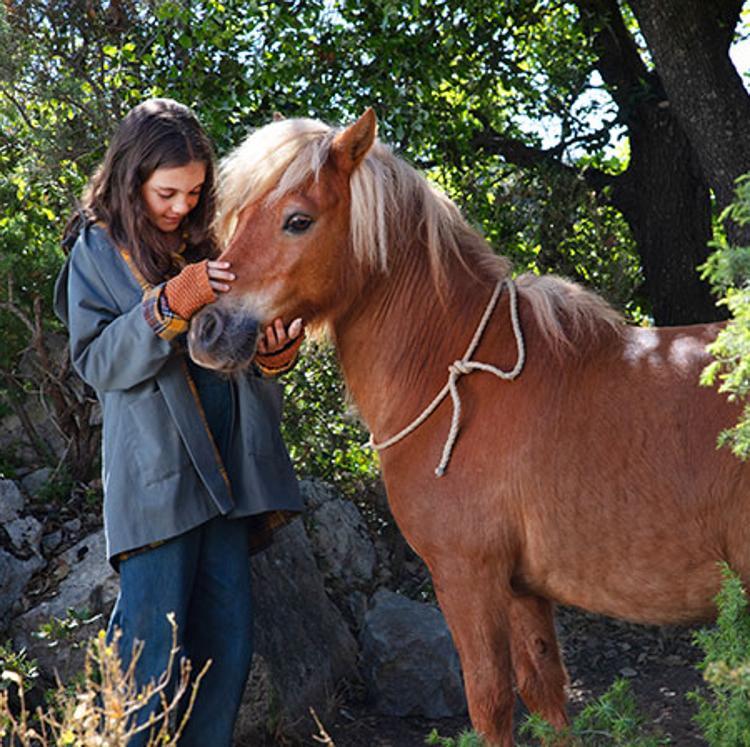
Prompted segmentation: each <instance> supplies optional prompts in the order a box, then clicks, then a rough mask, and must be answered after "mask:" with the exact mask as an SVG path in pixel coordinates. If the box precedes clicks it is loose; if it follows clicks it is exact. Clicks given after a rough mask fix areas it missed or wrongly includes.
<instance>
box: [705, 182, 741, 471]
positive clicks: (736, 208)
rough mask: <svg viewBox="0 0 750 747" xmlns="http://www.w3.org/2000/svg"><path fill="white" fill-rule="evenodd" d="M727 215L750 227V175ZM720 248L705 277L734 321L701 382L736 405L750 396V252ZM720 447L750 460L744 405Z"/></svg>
mask: <svg viewBox="0 0 750 747" xmlns="http://www.w3.org/2000/svg"><path fill="white" fill-rule="evenodd" d="M726 212H727V213H728V216H729V217H730V218H731V219H732V220H733V221H734V222H736V223H737V224H739V225H742V226H746V225H750V176H749V177H745V178H743V179H740V180H739V181H738V184H737V196H736V200H735V202H734V203H733V204H732V205H731V206H730V207H729V208H728V209H727V211H726ZM715 247H716V251H715V252H714V253H713V254H712V255H711V257H709V259H708V261H707V262H706V264H705V265H704V266H703V268H702V272H703V276H704V277H706V278H708V279H709V280H710V281H711V283H712V285H713V286H714V288H715V290H716V292H717V293H719V294H723V298H722V300H721V301H720V303H721V304H723V305H725V306H726V307H727V308H728V309H729V311H730V312H731V315H732V319H731V321H730V322H729V323H728V324H727V326H726V327H725V328H724V329H723V330H721V332H719V334H718V336H717V338H716V341H715V342H713V343H712V344H711V345H710V346H709V348H708V350H709V352H710V353H711V354H712V355H713V356H714V361H713V362H712V363H710V364H709V365H708V366H707V367H706V369H705V370H704V371H703V376H702V378H701V381H702V383H703V384H704V385H706V386H715V385H717V384H718V387H719V391H720V392H724V393H726V394H727V395H728V399H729V400H730V401H732V402H744V401H745V400H746V398H747V395H748V392H750V247H736V246H732V245H730V244H729V243H728V242H727V239H726V238H725V237H720V238H719V240H718V241H717V242H716V244H715ZM719 444H720V445H722V446H723V445H727V446H729V447H730V448H731V449H732V452H733V453H734V454H735V455H736V456H738V457H740V458H742V459H746V458H747V457H748V455H750V405H748V404H744V407H743V412H742V416H741V417H740V419H739V421H738V422H737V424H736V425H734V426H733V427H731V428H729V429H727V430H725V431H724V432H722V434H721V435H720V436H719Z"/></svg>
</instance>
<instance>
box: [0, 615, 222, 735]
mask: <svg viewBox="0 0 750 747" xmlns="http://www.w3.org/2000/svg"><path fill="white" fill-rule="evenodd" d="M170 623H171V624H172V636H173V638H172V640H173V645H172V651H171V652H170V657H169V661H168V663H167V668H166V670H165V671H164V673H163V674H162V675H161V676H160V677H159V679H158V681H156V682H150V683H148V684H147V685H145V686H144V687H142V688H138V686H137V685H136V682H135V665H136V662H137V661H138V657H139V656H140V651H141V648H139V647H137V646H136V648H135V649H134V651H133V656H132V658H131V662H130V665H129V666H128V668H127V669H126V670H125V671H123V670H122V667H121V666H120V658H119V656H118V651H117V639H118V637H119V636H118V635H115V640H114V642H112V643H111V644H110V643H107V640H106V636H105V633H104V631H100V632H99V634H98V636H97V637H96V638H94V639H92V640H91V641H90V642H89V646H88V649H87V653H86V661H85V665H84V670H83V673H82V676H81V677H80V678H79V681H78V682H77V683H75V684H73V685H71V686H68V687H66V686H64V685H62V684H59V685H58V687H57V690H56V691H54V693H53V696H52V698H51V701H52V702H51V704H50V705H48V706H47V707H46V708H42V707H39V708H38V709H37V710H36V711H35V712H34V713H33V714H32V713H30V712H29V711H28V709H27V708H26V699H25V681H24V669H25V668H24V667H18V666H16V667H12V668H8V669H4V670H3V671H2V672H0V743H1V744H13V745H19V746H20V747H51V745H56V746H57V747H91V745H95V744H102V745H109V747H125V745H127V743H128V740H129V739H130V738H131V737H132V736H133V735H134V734H136V733H140V732H144V731H150V732H151V733H150V736H149V740H148V745H149V747H151V746H154V747H155V745H163V746H165V747H166V746H167V745H173V746H174V745H176V744H177V742H178V740H179V737H180V734H181V733H182V731H183V730H184V728H185V725H186V723H187V721H188V718H189V717H190V713H191V711H192V706H193V703H194V702H195V697H196V695H197V693H198V688H199V686H200V683H201V680H202V678H203V676H204V675H205V673H206V671H207V670H208V666H209V664H206V666H205V667H204V668H203V669H202V670H201V671H200V672H199V673H198V674H197V675H196V677H195V678H194V679H193V680H192V681H191V673H192V668H191V665H190V662H189V661H188V660H187V659H181V660H180V661H179V664H178V663H177V661H176V654H177V651H178V648H177V628H176V625H175V623H174V620H173V619H172V618H170ZM175 669H177V670H178V671H177V672H175ZM175 675H176V676H175ZM9 683H10V684H12V685H15V688H16V692H15V693H12V692H11V690H10V688H9V687H8V684H9ZM172 683H176V684H175V685H174V688H173V689H172V688H171V685H172ZM11 695H15V696H17V697H16V700H17V705H15V704H14V703H13V700H12V698H11ZM153 698H157V699H158V700H159V701H160V702H161V709H159V710H157V712H155V713H153V714H151V715H150V716H149V718H148V720H147V721H145V723H143V724H141V725H136V724H135V723H134V721H135V717H136V716H137V714H138V712H139V711H140V710H141V709H143V708H144V707H145V706H146V705H148V704H149V703H150V701H152V699H153ZM183 701H184V702H185V707H184V708H183V714H182V716H181V718H179V719H175V718H174V714H176V712H177V708H178V704H181V703H182V702H183ZM173 722H174V723H173Z"/></svg>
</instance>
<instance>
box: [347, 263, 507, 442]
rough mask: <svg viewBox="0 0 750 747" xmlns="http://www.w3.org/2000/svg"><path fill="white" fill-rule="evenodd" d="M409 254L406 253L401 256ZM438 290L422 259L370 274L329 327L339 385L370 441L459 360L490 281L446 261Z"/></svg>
mask: <svg viewBox="0 0 750 747" xmlns="http://www.w3.org/2000/svg"><path fill="white" fill-rule="evenodd" d="M407 254H409V253H407ZM446 278H447V279H446V283H445V286H444V288H443V289H442V292H439V291H438V289H437V287H436V285H435V281H434V279H433V277H432V274H431V271H430V267H429V264H428V262H427V261H426V258H425V260H424V261H423V262H416V261H410V262H403V263H401V264H400V265H397V266H395V267H393V268H392V269H391V271H390V272H389V273H388V274H387V275H378V276H376V277H374V278H372V279H371V280H370V281H369V283H368V284H367V286H366V287H365V289H364V290H363V292H361V293H360V294H359V295H358V299H357V301H356V302H355V303H354V304H353V305H352V306H351V307H350V308H349V309H348V310H347V312H346V313H345V314H344V315H342V316H341V317H339V318H338V319H337V320H335V321H334V322H333V324H332V328H333V334H334V338H335V342H336V346H337V348H338V352H339V358H340V360H341V365H342V369H343V373H344V377H345V379H346V383H347V388H348V390H349V392H350V393H351V395H352V396H353V398H354V401H355V402H356V405H357V408H358V410H359V413H360V415H361V416H362V418H363V419H364V421H365V422H366V423H367V425H368V427H369V429H370V430H371V431H372V433H373V435H374V437H375V439H376V441H378V440H383V439H384V438H387V437H390V436H392V435H393V434H394V433H395V432H396V431H398V430H400V429H401V428H402V427H403V426H404V425H406V424H407V422H409V421H410V420H412V419H413V418H415V417H416V416H417V415H418V414H419V413H420V412H421V411H422V409H424V407H425V406H426V405H427V404H429V402H430V401H431V400H432V398H433V397H434V396H435V395H436V394H437V392H438V391H439V390H440V389H441V388H442V387H443V385H444V384H445V381H446V379H447V375H448V366H449V365H450V364H451V363H452V362H453V361H455V360H457V359H459V358H461V357H462V356H463V354H464V352H465V350H466V348H467V346H468V344H469V342H470V340H471V338H472V336H473V334H474V330H475V327H476V324H477V322H478V321H479V318H480V317H481V312H482V309H483V307H484V306H485V305H486V303H487V301H488V300H489V298H490V295H491V293H492V288H493V287H494V284H495V283H496V278H494V277H490V276H489V274H488V273H487V272H484V273H483V277H479V278H477V277H474V276H472V275H470V274H469V272H468V271H467V269H466V268H465V267H463V266H462V265H461V264H460V262H459V261H457V260H453V261H449V262H448V266H447V267H446Z"/></svg>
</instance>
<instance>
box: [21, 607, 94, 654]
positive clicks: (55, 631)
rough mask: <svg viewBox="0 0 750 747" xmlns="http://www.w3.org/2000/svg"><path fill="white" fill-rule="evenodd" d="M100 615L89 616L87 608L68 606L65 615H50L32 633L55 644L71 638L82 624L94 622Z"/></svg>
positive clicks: (51, 644) (50, 643)
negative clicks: (50, 616) (79, 608)
mask: <svg viewBox="0 0 750 747" xmlns="http://www.w3.org/2000/svg"><path fill="white" fill-rule="evenodd" d="M97 617H100V615H95V616H94V617H91V615H90V614H89V612H88V610H86V609H83V610H76V609H74V608H72V607H68V609H67V610H65V617H63V618H60V617H52V618H50V619H49V620H48V621H47V622H44V623H42V624H41V625H40V626H39V629H38V630H36V631H35V632H34V633H32V635H34V636H35V637H36V638H39V639H41V640H43V641H47V643H48V644H49V645H50V646H56V645H57V644H58V643H59V642H60V641H64V640H68V639H70V638H72V636H73V635H74V634H75V632H76V630H78V629H79V628H80V627H81V626H82V625H88V624H90V623H92V622H94V621H95V620H96V619H97Z"/></svg>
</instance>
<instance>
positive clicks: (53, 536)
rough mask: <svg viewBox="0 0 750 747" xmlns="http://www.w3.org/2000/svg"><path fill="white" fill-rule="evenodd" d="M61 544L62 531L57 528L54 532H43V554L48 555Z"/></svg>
mask: <svg viewBox="0 0 750 747" xmlns="http://www.w3.org/2000/svg"><path fill="white" fill-rule="evenodd" d="M61 544H62V532H61V531H60V530H59V529H56V530H55V531H54V532H50V533H49V534H45V535H44V537H42V552H44V554H45V555H49V554H50V553H53V552H54V551H55V550H57V548H58V547H60V545H61Z"/></svg>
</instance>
